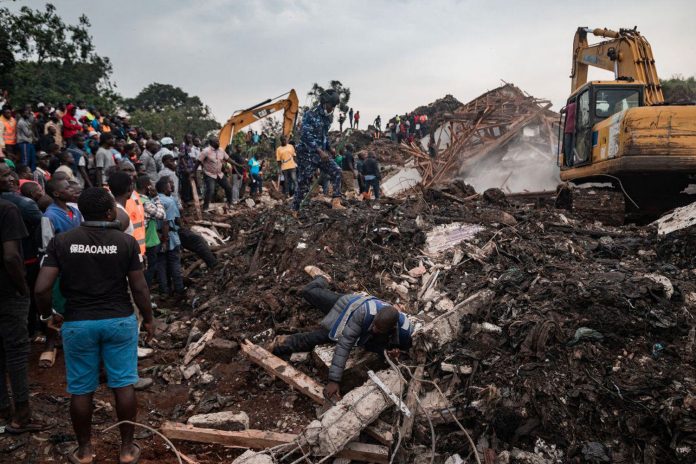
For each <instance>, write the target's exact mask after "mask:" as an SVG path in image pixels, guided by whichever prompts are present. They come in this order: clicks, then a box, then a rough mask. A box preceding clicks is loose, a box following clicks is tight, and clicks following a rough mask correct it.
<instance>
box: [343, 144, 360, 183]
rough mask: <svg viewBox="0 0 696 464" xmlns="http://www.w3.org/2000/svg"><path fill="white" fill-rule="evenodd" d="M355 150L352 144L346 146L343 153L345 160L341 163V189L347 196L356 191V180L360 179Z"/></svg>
mask: <svg viewBox="0 0 696 464" xmlns="http://www.w3.org/2000/svg"><path fill="white" fill-rule="evenodd" d="M354 150H355V148H354V147H353V145H352V144H350V143H349V144H348V145H346V149H345V151H344V152H343V160H342V161H341V169H342V175H341V188H342V189H343V192H344V193H345V194H348V193H350V192H353V191H355V180H356V179H357V178H358V170H357V168H356V167H355V156H354V155H353V151H354Z"/></svg>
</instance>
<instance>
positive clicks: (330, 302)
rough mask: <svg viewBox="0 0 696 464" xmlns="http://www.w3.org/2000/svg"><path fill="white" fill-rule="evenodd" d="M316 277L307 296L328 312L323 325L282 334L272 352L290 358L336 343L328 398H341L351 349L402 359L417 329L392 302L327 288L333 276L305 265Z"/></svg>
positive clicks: (333, 399) (273, 345) (326, 395)
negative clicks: (341, 383) (308, 329)
mask: <svg viewBox="0 0 696 464" xmlns="http://www.w3.org/2000/svg"><path fill="white" fill-rule="evenodd" d="M305 272H307V273H308V274H309V275H310V276H312V277H313V278H314V280H312V282H310V283H309V284H308V285H307V286H306V287H305V288H304V289H303V290H302V296H303V297H304V299H305V300H306V301H307V302H308V303H309V304H311V305H312V306H314V307H315V308H317V309H318V310H320V311H321V312H322V313H324V314H325V317H324V319H322V321H321V327H320V328H318V329H316V330H313V331H311V332H301V333H297V334H293V335H280V336H278V337H276V338H275V340H273V343H272V345H271V351H272V352H273V354H275V355H276V356H280V357H286V358H287V357H288V356H289V355H290V354H292V353H294V352H303V351H312V350H313V349H314V347H315V346H317V345H322V344H325V343H332V342H333V343H336V351H335V352H334V356H333V360H332V361H331V368H330V369H329V383H328V384H327V385H326V387H325V388H324V397H325V398H327V399H328V400H330V401H335V400H337V399H340V388H339V383H340V382H341V377H342V376H343V370H344V369H345V366H346V362H347V361H348V357H349V356H350V351H351V350H352V349H353V347H354V346H361V347H363V348H365V349H366V350H368V351H372V352H375V353H379V354H380V355H382V354H384V350H388V351H387V353H388V355H389V356H390V357H392V358H398V357H399V354H400V352H401V350H403V351H407V350H408V349H410V348H411V334H412V332H413V328H412V327H411V324H410V322H409V320H408V318H407V317H406V315H405V314H404V313H402V312H399V310H398V309H396V308H395V307H394V306H392V305H390V304H389V303H387V302H385V301H382V300H379V299H378V298H376V297H374V296H370V295H363V294H352V293H348V294H340V293H335V292H332V291H331V290H329V289H328V288H327V287H328V286H329V283H330V282H331V278H330V277H329V276H328V275H327V274H326V273H324V272H323V271H321V270H320V269H319V268H317V267H315V266H307V267H306V268H305Z"/></svg>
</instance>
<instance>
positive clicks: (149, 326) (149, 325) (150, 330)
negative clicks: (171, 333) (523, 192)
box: [143, 321, 155, 342]
mask: <svg viewBox="0 0 696 464" xmlns="http://www.w3.org/2000/svg"><path fill="white" fill-rule="evenodd" d="M143 328H144V329H145V332H147V335H146V336H145V341H147V342H149V341H150V340H152V337H154V336H155V324H154V323H153V321H150V322H145V321H143Z"/></svg>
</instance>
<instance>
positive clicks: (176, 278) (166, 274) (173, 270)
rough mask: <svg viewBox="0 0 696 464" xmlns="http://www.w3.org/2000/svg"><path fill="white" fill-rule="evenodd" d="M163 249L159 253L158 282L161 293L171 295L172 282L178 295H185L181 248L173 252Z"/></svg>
mask: <svg viewBox="0 0 696 464" xmlns="http://www.w3.org/2000/svg"><path fill="white" fill-rule="evenodd" d="M161 248H164V247H161ZM161 248H160V251H159V253H157V280H158V282H159V291H160V293H162V294H164V295H168V294H169V290H170V289H169V281H170V280H171V283H172V286H173V287H174V291H175V292H176V293H184V277H183V274H182V273H181V247H180V246H177V247H176V248H174V249H173V250H166V251H165V250H163V249H161Z"/></svg>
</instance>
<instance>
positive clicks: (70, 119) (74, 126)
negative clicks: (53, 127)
mask: <svg viewBox="0 0 696 464" xmlns="http://www.w3.org/2000/svg"><path fill="white" fill-rule="evenodd" d="M78 132H82V126H81V125H80V124H79V123H78V122H77V119H75V116H73V115H71V114H70V113H65V114H64V115H63V138H64V139H66V140H67V139H71V138H73V137H74V136H75V134H77V133H78Z"/></svg>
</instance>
